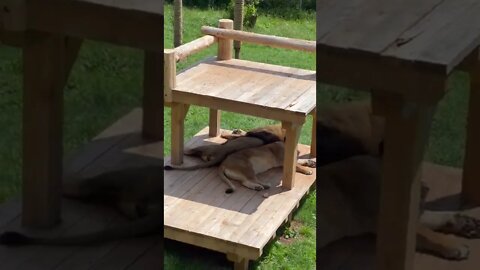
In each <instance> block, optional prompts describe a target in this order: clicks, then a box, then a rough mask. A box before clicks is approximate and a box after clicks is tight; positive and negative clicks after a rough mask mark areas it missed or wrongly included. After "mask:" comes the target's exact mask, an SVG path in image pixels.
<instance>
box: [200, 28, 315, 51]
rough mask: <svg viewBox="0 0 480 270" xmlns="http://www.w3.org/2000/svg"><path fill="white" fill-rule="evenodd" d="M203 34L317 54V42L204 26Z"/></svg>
mask: <svg viewBox="0 0 480 270" xmlns="http://www.w3.org/2000/svg"><path fill="white" fill-rule="evenodd" d="M202 33H204V34H206V35H212V36H216V37H218V38H224V39H232V40H238V41H243V42H250V43H256V44H261V45H265V46H270V47H277V48H284V49H292V50H298V51H306V52H313V53H315V52H316V43H315V41H310V40H301V39H294V38H285V37H277V36H270V35H263V34H256V33H249V32H243V31H238V30H231V29H221V28H215V27H210V26H202Z"/></svg>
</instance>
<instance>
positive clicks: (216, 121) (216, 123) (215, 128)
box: [208, 109, 221, 137]
mask: <svg viewBox="0 0 480 270" xmlns="http://www.w3.org/2000/svg"><path fill="white" fill-rule="evenodd" d="M220 122H221V114H220V111H219V110H214V109H210V117H209V124H208V136H210V137H217V136H218V135H220Z"/></svg>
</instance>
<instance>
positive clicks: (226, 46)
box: [217, 19, 233, 60]
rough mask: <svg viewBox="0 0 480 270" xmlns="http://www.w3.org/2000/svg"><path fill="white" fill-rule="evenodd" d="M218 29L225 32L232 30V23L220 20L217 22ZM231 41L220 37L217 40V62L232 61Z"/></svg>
mask: <svg viewBox="0 0 480 270" xmlns="http://www.w3.org/2000/svg"><path fill="white" fill-rule="evenodd" d="M218 27H219V28H222V29H225V30H232V29H233V21H232V20H227V19H221V20H219V21H218ZM232 50H233V40H232V39H231V38H229V37H220V38H219V39H218V53H217V57H218V60H230V59H232Z"/></svg>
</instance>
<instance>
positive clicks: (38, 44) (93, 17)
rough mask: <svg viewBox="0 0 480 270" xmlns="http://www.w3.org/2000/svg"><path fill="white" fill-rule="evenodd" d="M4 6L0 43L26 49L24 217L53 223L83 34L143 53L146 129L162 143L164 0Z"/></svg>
mask: <svg viewBox="0 0 480 270" xmlns="http://www.w3.org/2000/svg"><path fill="white" fill-rule="evenodd" d="M0 7H1V9H0V43H6V44H9V45H14V46H20V47H22V49H23V64H24V65H23V69H24V70H23V71H24V97H23V104H24V105H23V216H22V217H23V219H22V222H23V225H27V226H30V227H50V226H53V225H54V224H56V223H57V222H58V221H59V218H60V202H61V192H60V190H61V183H62V181H61V180H62V151H63V148H62V142H63V138H62V128H63V126H62V121H63V88H64V86H65V83H66V81H67V78H68V75H69V73H70V70H71V68H72V65H73V63H74V62H75V59H76V57H77V53H78V51H79V49H80V47H81V44H82V40H83V39H93V40H98V41H104V42H110V43H113V44H116V45H124V46H130V47H134V48H138V49H141V50H144V51H145V70H144V104H143V108H144V111H143V134H144V136H145V137H148V138H152V139H157V140H163V122H162V120H163V93H162V91H161V89H162V88H163V80H162V76H161V74H162V73H161V71H162V67H163V62H162V61H163V55H162V53H161V52H162V51H163V1H160V0H137V1H130V0H29V1H25V0H0ZM2 25H3V29H2ZM85 109H88V108H85Z"/></svg>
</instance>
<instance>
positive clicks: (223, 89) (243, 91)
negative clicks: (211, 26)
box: [172, 58, 316, 120]
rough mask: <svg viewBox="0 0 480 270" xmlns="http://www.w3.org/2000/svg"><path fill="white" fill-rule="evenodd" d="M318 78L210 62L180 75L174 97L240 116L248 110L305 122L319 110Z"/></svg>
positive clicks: (276, 68) (230, 62) (240, 62)
mask: <svg viewBox="0 0 480 270" xmlns="http://www.w3.org/2000/svg"><path fill="white" fill-rule="evenodd" d="M315 74H316V73H315V71H312V70H305V69H298V68H291V67H285V66H278V65H271V64H264V63H258V62H252V61H246V60H238V59H230V60H223V61H217V60H216V58H210V59H207V60H205V61H202V62H200V63H198V64H197V65H194V66H192V67H190V68H188V69H186V70H184V71H183V72H181V73H179V74H178V75H177V78H176V80H177V81H176V86H175V89H173V90H172V96H173V97H174V98H173V99H174V100H175V101H177V102H180V103H186V104H194V105H199V106H207V107H209V108H213V109H220V110H227V111H233V112H238V113H244V112H245V110H246V111H247V112H249V113H250V114H252V115H255V116H258V117H265V118H269V119H277V120H291V119H301V120H304V118H305V116H306V115H308V114H309V113H311V112H312V110H313V109H315V106H316V81H315V79H316V75H315ZM240 106H241V108H240ZM242 108H243V109H242ZM245 108H248V109H245ZM285 114H287V115H285Z"/></svg>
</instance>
